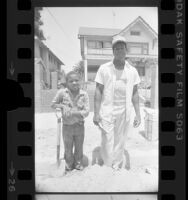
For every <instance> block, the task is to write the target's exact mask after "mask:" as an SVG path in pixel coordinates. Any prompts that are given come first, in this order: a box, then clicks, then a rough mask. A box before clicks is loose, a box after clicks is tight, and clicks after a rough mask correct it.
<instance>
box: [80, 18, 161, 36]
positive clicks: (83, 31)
mask: <svg viewBox="0 0 188 200" xmlns="http://www.w3.org/2000/svg"><path fill="white" fill-rule="evenodd" d="M137 22H141V23H142V24H143V25H144V26H145V27H146V28H147V29H148V30H149V31H150V32H151V33H152V35H153V36H154V37H156V38H157V35H158V34H157V33H156V32H155V31H154V30H153V29H152V28H151V26H150V25H149V24H148V23H147V22H146V21H145V20H144V19H143V18H142V17H140V16H139V17H137V18H136V19H135V20H134V21H133V22H132V23H130V24H129V25H128V26H126V27H125V28H124V29H123V30H122V29H112V28H94V27H80V28H79V32H78V36H80V35H93V36H115V35H117V34H120V33H122V32H125V31H127V30H128V29H130V28H131V27H132V26H134V25H135V24H136V23H137Z"/></svg>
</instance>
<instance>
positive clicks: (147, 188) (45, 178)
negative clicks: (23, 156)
mask: <svg viewBox="0 0 188 200" xmlns="http://www.w3.org/2000/svg"><path fill="white" fill-rule="evenodd" d="M141 114H142V124H141V125H140V127H139V128H133V127H131V129H130V132H129V134H128V138H127V143H126V150H127V151H128V152H129V155H130V169H129V170H127V169H122V170H120V171H115V170H113V169H111V168H110V167H106V166H100V165H98V164H97V163H95V159H94V156H93V155H96V153H97V152H98V148H99V146H100V139H101V134H100V130H99V129H98V127H96V126H95V125H94V124H93V122H92V118H93V113H92V112H91V113H90V115H89V117H87V118H86V121H85V129H86V130H85V133H86V134H85V140H84V160H85V164H86V165H87V167H85V169H84V170H83V171H77V170H73V171H72V172H71V173H69V174H67V175H64V160H63V144H62V140H61V164H60V166H59V167H58V166H57V164H56V140H57V119H56V116H55V114H54V113H41V114H35V185H36V191H37V192H157V191H158V140H155V141H148V140H146V139H145V138H144V137H143V136H142V135H141V134H140V132H143V131H144V112H143V109H141ZM133 118H134V112H133V115H132V121H133Z"/></svg>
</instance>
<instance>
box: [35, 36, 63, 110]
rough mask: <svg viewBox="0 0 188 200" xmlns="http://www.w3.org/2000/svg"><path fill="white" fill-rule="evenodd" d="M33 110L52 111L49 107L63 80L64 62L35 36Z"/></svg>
mask: <svg viewBox="0 0 188 200" xmlns="http://www.w3.org/2000/svg"><path fill="white" fill-rule="evenodd" d="M34 48H35V66H34V74H35V84H34V85H35V86H34V87H35V112H54V110H53V109H52V108H51V107H50V105H51V102H52V99H53V98H54V96H55V94H56V92H57V90H58V88H59V86H60V85H59V84H60V83H63V82H65V73H64V71H63V70H62V65H64V63H63V62H62V61H61V60H60V59H59V58H58V57H57V56H56V55H55V54H54V53H53V52H52V51H51V50H50V49H49V48H48V47H47V46H46V45H45V44H44V42H42V41H41V40H39V39H38V38H37V37H35V45H34Z"/></svg>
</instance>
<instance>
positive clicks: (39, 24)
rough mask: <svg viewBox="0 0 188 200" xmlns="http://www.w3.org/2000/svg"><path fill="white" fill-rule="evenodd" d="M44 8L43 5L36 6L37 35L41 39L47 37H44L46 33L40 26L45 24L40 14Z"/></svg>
mask: <svg viewBox="0 0 188 200" xmlns="http://www.w3.org/2000/svg"><path fill="white" fill-rule="evenodd" d="M42 9H43V8H42V7H36V8H35V35H36V36H37V37H38V38H39V39H40V40H45V39H46V38H45V37H44V33H43V31H42V30H41V28H40V27H41V26H42V25H43V22H42V20H41V15H40V11H42Z"/></svg>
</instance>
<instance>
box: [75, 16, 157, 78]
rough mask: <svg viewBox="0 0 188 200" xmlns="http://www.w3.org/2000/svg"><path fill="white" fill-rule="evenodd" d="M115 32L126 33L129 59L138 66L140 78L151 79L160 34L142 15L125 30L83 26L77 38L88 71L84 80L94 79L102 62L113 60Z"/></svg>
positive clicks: (118, 33)
mask: <svg viewBox="0 0 188 200" xmlns="http://www.w3.org/2000/svg"><path fill="white" fill-rule="evenodd" d="M116 35H121V36H124V37H125V39H126V41H127V47H128V52H127V59H128V60H129V61H130V62H131V64H132V65H133V66H135V67H136V69H137V70H138V73H139V75H140V77H141V79H142V80H143V81H145V82H151V77H152V66H153V67H157V58H158V35H157V33H156V32H155V31H154V30H153V29H152V28H151V27H150V26H149V24H147V23H146V21H145V20H143V18H141V17H138V18H136V19H135V20H134V21H133V22H132V23H131V24H129V25H128V26H127V27H125V28H124V29H123V30H121V29H107V28H89V27H80V29H79V33H78V38H79V39H80V47H81V56H82V59H83V61H84V67H85V72H86V73H85V81H93V80H94V78H95V74H96V72H97V70H98V68H99V66H100V65H101V64H103V63H106V62H108V61H110V60H112V58H113V52H112V39H113V37H115V36H116ZM154 65H155V66H154Z"/></svg>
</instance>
